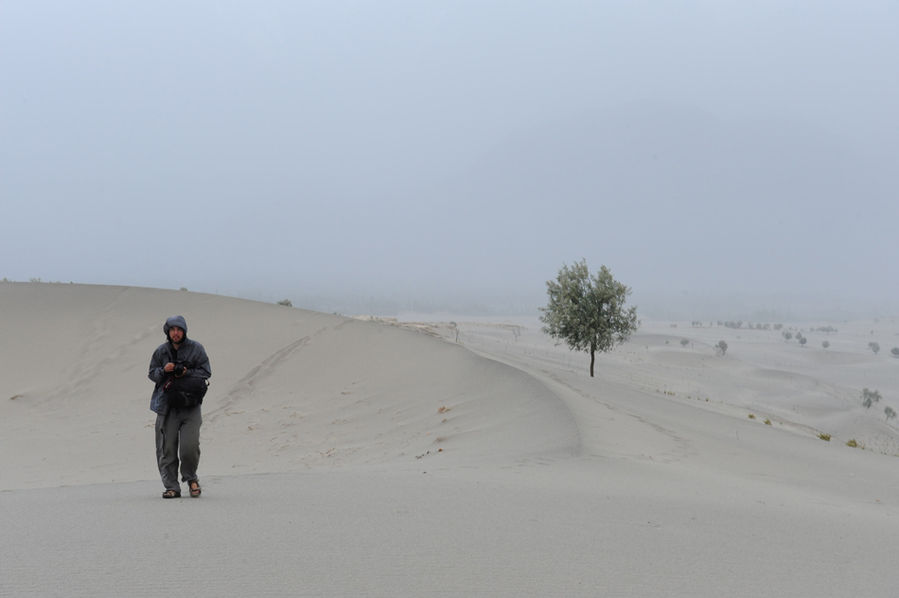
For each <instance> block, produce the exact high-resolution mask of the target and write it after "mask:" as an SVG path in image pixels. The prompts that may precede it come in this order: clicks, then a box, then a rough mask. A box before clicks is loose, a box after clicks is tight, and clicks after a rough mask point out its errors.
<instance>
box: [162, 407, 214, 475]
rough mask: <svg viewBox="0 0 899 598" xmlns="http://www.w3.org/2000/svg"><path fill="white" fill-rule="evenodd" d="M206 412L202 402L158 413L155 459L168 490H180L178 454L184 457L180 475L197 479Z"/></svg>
mask: <svg viewBox="0 0 899 598" xmlns="http://www.w3.org/2000/svg"><path fill="white" fill-rule="evenodd" d="M202 423H203V416H202V414H201V413H200V405H197V406H196V407H190V408H188V409H169V412H168V413H166V414H165V415H158V414H157V415H156V461H157V463H158V464H159V475H160V476H161V477H162V483H163V485H164V486H165V489H166V490H177V491H178V492H180V491H181V484H180V483H179V482H178V457H179V456H180V458H181V479H182V480H183V481H185V482H192V481H194V480H196V479H197V466H198V465H199V464H200V425H201V424H202Z"/></svg>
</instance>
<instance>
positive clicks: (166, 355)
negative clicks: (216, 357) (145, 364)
mask: <svg viewBox="0 0 899 598" xmlns="http://www.w3.org/2000/svg"><path fill="white" fill-rule="evenodd" d="M173 326H177V327H178V328H180V329H181V330H183V331H184V340H182V341H181V345H180V346H179V347H178V349H175V346H174V345H173V344H172V341H171V340H168V336H169V330H171V329H172V327H173ZM162 331H163V332H165V336H166V342H164V343H162V344H161V345H159V346H158V347H157V348H156V350H155V351H153V356H152V357H151V358H150V372H149V374H148V377H149V378H150V380H152V381H153V382H155V383H156V386H155V388H153V394H152V395H151V396H150V410H151V411H154V412H156V413H158V414H159V415H165V414H166V413H168V410H169V405H168V400H167V398H166V393H165V390H164V389H163V386H164V385H165V383H166V381H167V380H168V379H169V377H170V376H171V375H172V374H169V373H167V372H166V371H165V369H164V368H165V364H167V363H169V362H171V363H176V364H183V365H184V366H185V367H186V368H187V373H186V374H185V376H196V377H200V378H203V379H204V380H208V379H209V378H210V377H212V367H211V366H210V365H209V357H207V356H206V349H204V348H203V345H201V344H200V343H198V342H197V341H195V340H192V339H190V338H188V337H187V322H185V320H184V318H183V317H182V316H172V317H170V318H168V319H167V320H166V321H165V324H163V326H162Z"/></svg>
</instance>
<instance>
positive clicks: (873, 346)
mask: <svg viewBox="0 0 899 598" xmlns="http://www.w3.org/2000/svg"><path fill="white" fill-rule="evenodd" d="M868 347H869V348H870V349H871V350H872V351H874V355H877V354H878V353H879V352H880V343H876V342H873V341H872V342H870V343H868Z"/></svg>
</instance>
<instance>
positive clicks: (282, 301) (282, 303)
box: [278, 299, 293, 307]
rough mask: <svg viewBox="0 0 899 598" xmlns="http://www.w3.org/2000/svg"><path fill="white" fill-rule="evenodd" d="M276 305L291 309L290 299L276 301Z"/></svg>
mask: <svg viewBox="0 0 899 598" xmlns="http://www.w3.org/2000/svg"><path fill="white" fill-rule="evenodd" d="M278 305H283V306H284V307H293V303H291V302H290V299H281V300H280V301H278Z"/></svg>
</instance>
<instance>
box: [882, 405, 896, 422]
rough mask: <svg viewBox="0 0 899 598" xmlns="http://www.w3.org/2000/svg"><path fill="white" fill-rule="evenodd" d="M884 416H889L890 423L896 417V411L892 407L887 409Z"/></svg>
mask: <svg viewBox="0 0 899 598" xmlns="http://www.w3.org/2000/svg"><path fill="white" fill-rule="evenodd" d="M883 413H884V415H886V416H887V421H890V420H891V419H893V418H894V417H896V411H895V410H894V409H893V408H892V407H887V408H885V409H884V410H883Z"/></svg>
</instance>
